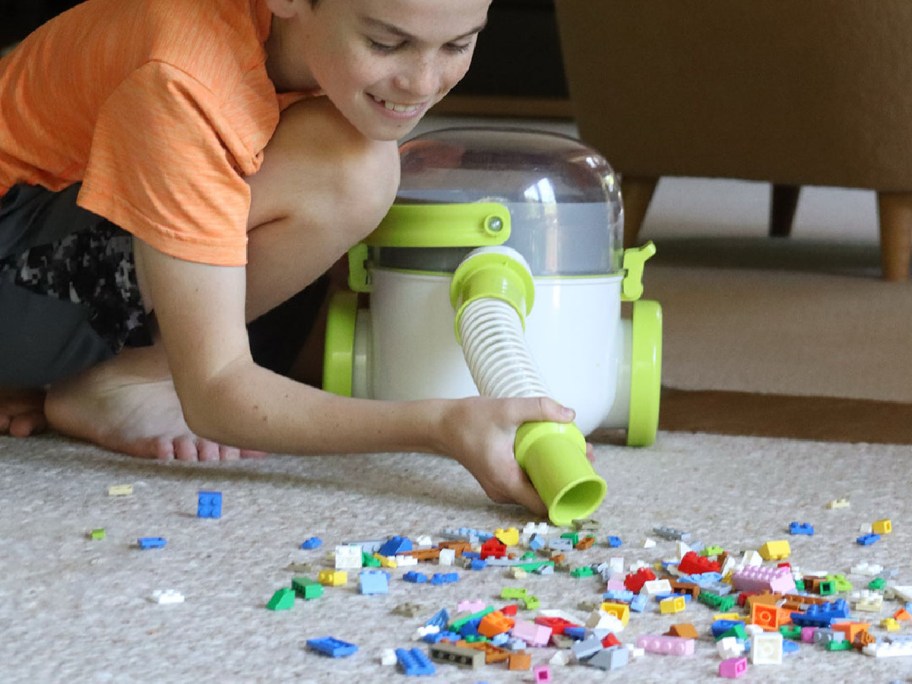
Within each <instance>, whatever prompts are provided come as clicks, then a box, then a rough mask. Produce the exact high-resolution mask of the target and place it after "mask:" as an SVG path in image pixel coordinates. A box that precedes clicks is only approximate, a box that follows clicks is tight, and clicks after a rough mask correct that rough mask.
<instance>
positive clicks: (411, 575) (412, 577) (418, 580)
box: [402, 570, 428, 584]
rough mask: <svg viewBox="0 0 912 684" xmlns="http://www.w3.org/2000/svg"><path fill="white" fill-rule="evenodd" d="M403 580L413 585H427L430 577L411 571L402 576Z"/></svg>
mask: <svg viewBox="0 0 912 684" xmlns="http://www.w3.org/2000/svg"><path fill="white" fill-rule="evenodd" d="M402 579H404V580H405V581H406V582H411V583H412V584H425V583H426V582H427V581H428V576H427V575H426V574H424V573H423V572H417V571H416V570H409V571H408V572H407V573H405V574H404V575H403V576H402Z"/></svg>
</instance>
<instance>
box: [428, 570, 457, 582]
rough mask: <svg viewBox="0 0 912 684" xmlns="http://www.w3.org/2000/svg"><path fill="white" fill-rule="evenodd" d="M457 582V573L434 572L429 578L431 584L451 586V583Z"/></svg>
mask: <svg viewBox="0 0 912 684" xmlns="http://www.w3.org/2000/svg"><path fill="white" fill-rule="evenodd" d="M458 581H459V573H457V572H435V573H434V574H433V575H432V576H431V584H434V585H438V584H452V583H453V582H458Z"/></svg>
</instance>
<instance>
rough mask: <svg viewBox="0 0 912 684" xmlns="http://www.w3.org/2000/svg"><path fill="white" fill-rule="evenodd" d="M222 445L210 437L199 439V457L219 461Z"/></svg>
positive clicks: (197, 446) (197, 450) (197, 444)
mask: <svg viewBox="0 0 912 684" xmlns="http://www.w3.org/2000/svg"><path fill="white" fill-rule="evenodd" d="M220 451H221V449H220V447H219V445H218V444H216V443H215V442H210V441H209V440H208V439H198V440H197V441H196V452H197V458H198V459H199V460H200V461H218V460H219V458H220Z"/></svg>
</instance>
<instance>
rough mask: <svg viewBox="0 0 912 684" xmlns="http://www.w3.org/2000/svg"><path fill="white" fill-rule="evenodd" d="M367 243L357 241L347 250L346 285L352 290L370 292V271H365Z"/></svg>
mask: <svg viewBox="0 0 912 684" xmlns="http://www.w3.org/2000/svg"><path fill="white" fill-rule="evenodd" d="M367 257H368V252H367V245H365V244H364V243H363V242H359V243H358V244H357V245H355V246H354V247H352V248H351V249H350V250H348V286H349V287H350V288H351V289H352V291H353V292H370V291H371V284H370V273H368V271H367Z"/></svg>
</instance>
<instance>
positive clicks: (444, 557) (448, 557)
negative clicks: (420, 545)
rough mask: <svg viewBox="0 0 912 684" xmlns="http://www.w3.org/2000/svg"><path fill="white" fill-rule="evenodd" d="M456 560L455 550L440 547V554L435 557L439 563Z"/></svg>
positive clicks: (443, 563) (450, 562) (445, 563)
mask: <svg viewBox="0 0 912 684" xmlns="http://www.w3.org/2000/svg"><path fill="white" fill-rule="evenodd" d="M455 560H456V551H454V550H453V549H440V555H439V556H438V557H437V563H438V564H439V565H452V564H453V563H454V562H455Z"/></svg>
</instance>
